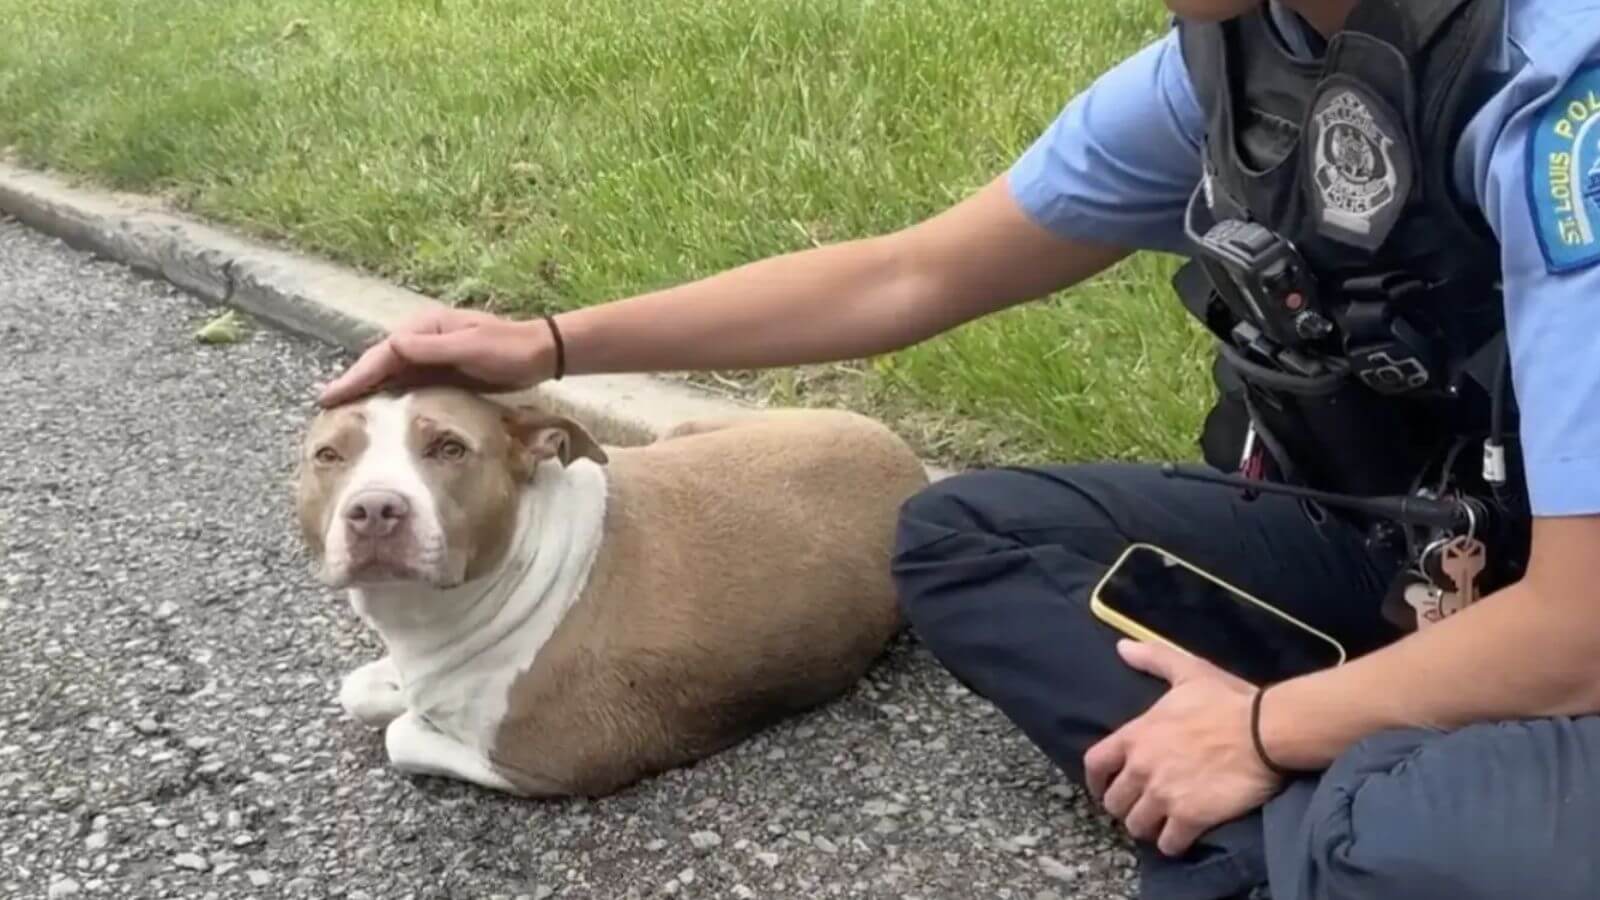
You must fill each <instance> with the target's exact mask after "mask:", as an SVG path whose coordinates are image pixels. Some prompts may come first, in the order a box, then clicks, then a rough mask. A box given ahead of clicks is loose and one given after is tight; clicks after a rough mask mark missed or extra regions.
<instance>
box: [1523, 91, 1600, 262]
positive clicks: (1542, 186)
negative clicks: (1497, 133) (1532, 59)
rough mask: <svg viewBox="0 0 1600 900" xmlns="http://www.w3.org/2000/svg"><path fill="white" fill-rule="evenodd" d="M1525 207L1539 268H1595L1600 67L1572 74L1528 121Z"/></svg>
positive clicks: (1599, 242) (1599, 237)
mask: <svg viewBox="0 0 1600 900" xmlns="http://www.w3.org/2000/svg"><path fill="white" fill-rule="evenodd" d="M1528 207H1529V212H1530V213H1531V214H1532V215H1533V230H1534V233H1535V234H1537V235H1538V236H1539V248H1540V249H1541V250H1543V251H1544V262H1545V268H1547V269H1548V270H1549V271H1551V272H1570V271H1572V270H1574V269H1581V268H1584V267H1586V266H1590V265H1593V264H1595V263H1597V262H1600V63H1590V64H1589V65H1587V66H1585V67H1583V68H1582V69H1579V70H1578V71H1577V72H1575V73H1573V75H1572V77H1571V78H1570V79H1568V80H1567V83H1566V86H1565V87H1563V88H1562V89H1561V92H1560V93H1558V94H1557V95H1556V96H1555V97H1554V99H1552V100H1551V101H1550V102H1549V104H1548V105H1546V106H1545V108H1544V109H1543V110H1541V111H1540V112H1539V115H1538V117H1537V118H1536V119H1535V120H1534V123H1533V135H1532V137H1531V138H1530V139H1529V141H1528Z"/></svg>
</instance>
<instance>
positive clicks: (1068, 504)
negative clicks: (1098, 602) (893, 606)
mask: <svg viewBox="0 0 1600 900" xmlns="http://www.w3.org/2000/svg"><path fill="white" fill-rule="evenodd" d="M1132 541H1144V542H1149V543H1153V544H1156V545H1158V546H1161V547H1164V548H1166V549H1168V550H1170V551H1172V552H1173V553H1176V554H1178V555H1179V556H1181V557H1183V558H1185V559H1187V560H1189V561H1191V562H1193V563H1195V564H1196V565H1198V566H1200V567H1202V568H1204V569H1207V570H1209V571H1211V572H1213V573H1215V574H1217V575H1219V576H1221V577H1222V578H1224V579H1226V580H1228V581H1230V582H1232V583H1233V584H1236V585H1238V586H1239V587H1240V588H1242V589H1244V590H1245V591H1248V592H1250V593H1252V594H1254V595H1256V596H1258V597H1260V598H1262V599H1263V600H1266V601H1268V602H1270V603H1273V604H1275V605H1277V606H1279V607H1280V608H1282V609H1284V610H1286V611H1288V612H1290V613H1291V614H1293V615H1295V616H1297V617H1299V618H1300V619H1301V620H1303V621H1305V622H1307V623H1309V624H1311V625H1313V626H1315V627H1317V628H1319V629H1321V630H1323V631H1325V632H1327V633H1329V634H1331V635H1333V636H1334V637H1335V638H1337V639H1338V640H1340V641H1341V642H1342V643H1343V644H1344V645H1345V647H1346V649H1347V650H1348V651H1349V653H1350V655H1351V656H1352V657H1354V656H1357V655H1360V654H1362V653H1366V652H1369V651H1371V650H1373V649H1376V648H1378V647H1380V646H1382V645H1383V644H1385V643H1387V642H1389V641H1392V640H1394V639H1396V638H1397V637H1399V633H1398V632H1396V631H1395V630H1394V629H1393V627H1392V626H1390V625H1389V624H1388V623H1387V622H1386V621H1385V620H1384V619H1383V617H1382V616H1381V614H1380V611H1379V610H1380V605H1381V601H1382V598H1383V595H1384V593H1385V591H1386V590H1387V588H1388V585H1389V581H1390V578H1391V576H1392V575H1393V574H1394V573H1395V571H1396V569H1397V567H1398V566H1399V565H1400V564H1401V563H1400V560H1398V559H1397V558H1393V557H1390V556H1388V555H1387V554H1385V553H1383V552H1380V551H1375V550H1373V549H1371V548H1369V547H1368V546H1367V545H1366V544H1365V543H1364V541H1363V540H1362V535H1361V534H1360V533H1359V532H1358V531H1357V530H1356V529H1353V528H1351V527H1350V526H1348V525H1347V524H1345V523H1343V522H1341V521H1340V520H1338V519H1337V518H1320V517H1315V516H1310V515H1307V513H1306V511H1305V510H1304V509H1303V508H1302V506H1301V505H1300V503H1299V502H1298V501H1295V500H1293V499H1289V498H1284V497H1273V496H1262V497H1258V498H1257V499H1255V500H1253V501H1246V500H1244V499H1243V498H1242V497H1241V496H1240V494H1239V493H1238V492H1237V491H1234V490H1232V489H1230V488H1226V487H1218V486H1213V485H1208V484H1202V483H1196V482H1188V481H1182V480H1178V479H1169V478H1165V477H1163V476H1162V475H1161V473H1160V472H1159V470H1157V469H1156V468H1154V467H1148V466H1139V465H1120V464H1105V465H1084V466H1070V467H1068V466H1063V467H1046V468H1034V469H996V470H987V471H979V472H974V473H969V474H965V475H960V476H956V477H954V478H950V479H947V480H945V481H941V482H938V483H936V484H934V485H932V486H930V487H929V488H928V489H927V490H925V491H924V492H923V493H921V494H919V495H918V496H916V497H914V498H912V499H911V500H910V501H909V502H908V503H907V504H906V505H905V508H904V509H903V511H902V516H901V524H900V533H899V537H898V545H897V548H896V555H895V560H894V576H895V580H896V582H897V585H898V588H899V591H900V597H901V603H902V605H903V608H904V610H905V613H906V615H907V617H908V618H909V620H910V622H911V625H912V628H913V630H914V631H915V632H916V634H917V636H918V637H919V639H920V640H922V641H923V643H924V644H926V645H927V646H928V648H929V649H930V650H931V651H932V652H933V654H934V655H935V657H937V658H938V659H939V661H940V662H941V663H942V664H943V665H944V666H945V668H947V669H948V670H949V671H950V672H951V674H952V675H954V676H955V677H956V678H957V679H958V680H960V681H961V682H962V683H963V684H965V685H967V686H968V687H969V688H971V689H972V690H973V691H974V692H976V693H977V694H979V695H980V696H982V697H984V698H986V699H987V700H988V701H989V702H991V703H993V704H994V705H995V706H996V707H997V708H998V709H1000V710H1001V711H1002V712H1003V713H1004V714H1005V715H1006V716H1007V717H1008V718H1009V719H1010V720H1011V721H1012V722H1013V723H1014V724H1015V725H1016V726H1017V727H1018V728H1019V729H1020V730H1021V731H1022V732H1023V733H1024V734H1025V735H1026V736H1027V737H1028V738H1029V739H1030V740H1031V741H1032V742H1033V743H1034V744H1035V745H1037V746H1038V747H1039V748H1040V749H1041V750H1042V751H1043V752H1044V753H1045V754H1046V755H1047V756H1048V757H1049V758H1050V759H1051V760H1052V761H1053V762H1054V763H1055V764H1056V765H1057V766H1059V767H1060V768H1061V769H1062V770H1064V771H1065V772H1066V774H1067V775H1068V776H1069V777H1070V778H1071V779H1072V780H1073V781H1075V782H1077V783H1078V784H1080V785H1081V784H1082V783H1083V754H1084V752H1085V751H1087V750H1088V748H1089V747H1090V746H1091V745H1092V744H1094V743H1095V742H1096V741H1098V740H1099V739H1100V738H1102V737H1104V736H1105V735H1106V734H1109V733H1110V732H1111V731H1112V730H1114V729H1116V728H1117V727H1119V726H1120V725H1122V724H1123V723H1125V722H1127V721H1129V720H1130V719H1133V718H1134V717H1136V716H1138V715H1139V714H1140V713H1142V712H1143V711H1144V710H1145V709H1147V708H1148V707H1149V706H1150V705H1151V704H1152V703H1153V702H1154V701H1155V700H1156V698H1158V697H1159V696H1160V695H1161V693H1162V692H1163V691H1164V690H1165V689H1166V685H1165V683H1164V682H1162V681H1160V680H1159V679H1156V678H1153V677H1151V676H1148V675H1145V674H1144V673H1141V672H1138V671H1136V670H1133V669H1130V668H1129V667H1128V666H1127V665H1126V664H1124V663H1123V662H1122V660H1121V658H1120V657H1119V656H1118V655H1117V653H1116V650H1115V645H1116V641H1117V640H1118V638H1119V635H1118V634H1117V633H1116V632H1115V631H1113V630H1112V629H1110V628H1109V627H1107V626H1105V625H1104V624H1102V623H1101V622H1100V621H1099V620H1098V619H1096V618H1095V617H1094V616H1093V614H1092V613H1091V612H1090V611H1089V593H1090V591H1091V590H1092V589H1093V587H1094V584H1095V583H1096V581H1098V579H1099V578H1100V576H1101V575H1103V574H1104V573H1105V571H1106V569H1107V568H1108V567H1109V566H1110V565H1111V563H1113V562H1114V561H1115V560H1116V558H1117V556H1118V555H1119V554H1120V553H1121V552H1122V550H1123V549H1124V548H1125V547H1126V546H1127V545H1128V543H1130V542H1132ZM1484 677H1486V678H1492V677H1495V676H1494V673H1490V672H1486V673H1484ZM1399 687H1400V686H1397V689H1398V688H1399ZM1597 848H1600V718H1583V719H1539V720H1530V721H1525V722H1505V723H1492V724H1486V725H1480V726H1474V727H1470V728H1466V729H1462V730H1460V731H1454V732H1432V731H1421V730H1407V731H1395V732H1386V733H1382V734H1378V735H1374V736H1373V737H1371V738H1369V739H1368V740H1366V741H1363V742H1362V743H1360V744H1358V745H1356V746H1355V747H1353V748H1351V749H1350V750H1349V751H1347V752H1346V753H1345V755H1344V756H1342V757H1341V758H1340V759H1339V760H1337V761H1336V763H1335V764H1334V765H1333V766H1332V767H1330V768H1329V769H1328V770H1327V771H1325V772H1322V773H1318V774H1317V775H1316V776H1315V777H1306V778H1303V779H1298V780H1296V781H1294V782H1292V783H1290V784H1289V785H1288V786H1286V788H1285V789H1284V790H1283V791H1282V792H1281V793H1280V794H1279V795H1278V796H1277V797H1275V798H1274V799H1273V800H1271V801H1270V802H1269V803H1268V804H1267V805H1266V806H1265V807H1264V808H1263V809H1261V810H1258V811H1256V812H1255V813H1252V814H1250V815H1248V816H1246V817H1243V818H1241V819H1238V820H1235V821H1233V822H1229V823H1225V824H1223V825H1221V826H1218V827H1217V828H1215V829H1213V830H1212V831H1211V832H1210V833H1208V834H1207V835H1205V836H1204V837H1203V838H1202V839H1201V840H1200V841H1199V842H1198V843H1197V844H1196V845H1195V846H1194V847H1193V848H1192V849H1191V850H1190V851H1189V852H1188V853H1187V854H1186V855H1184V856H1183V857H1180V858H1170V857H1165V856H1163V855H1161V854H1160V853H1159V852H1158V851H1157V850H1156V849H1155V848H1154V847H1153V846H1144V845H1141V846H1140V848H1139V855H1140V884H1141V888H1140V891H1141V897H1143V898H1146V900H1217V898H1226V897H1234V896H1243V895H1244V894H1245V893H1246V892H1248V891H1250V890H1252V889H1255V888H1258V887H1259V886H1261V885H1263V884H1267V883H1269V882H1270V890H1271V896H1272V897H1273V900H1324V898H1328V900H1332V898H1387V897H1396V898H1400V897H1403V898H1407V900H1431V898H1441V900H1443V898H1450V900H1476V898H1499V897H1539V898H1541V900H1565V898H1578V897H1584V898H1594V897H1600V861H1597V860H1600V853H1597V852H1596V850H1597Z"/></svg>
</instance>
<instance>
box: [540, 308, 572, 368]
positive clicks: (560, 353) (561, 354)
mask: <svg viewBox="0 0 1600 900" xmlns="http://www.w3.org/2000/svg"><path fill="white" fill-rule="evenodd" d="M541 318H543V319H544V323H545V324H546V325H548V326H550V337H551V339H552V340H554V341H555V342H556V373H555V375H554V376H553V377H552V380H553V381H560V380H561V376H562V375H565V374H566V373H567V348H566V345H565V344H564V343H563V342H562V340H561V329H559V328H557V327H556V317H555V316H552V315H550V314H549V313H544V314H542V315H541Z"/></svg>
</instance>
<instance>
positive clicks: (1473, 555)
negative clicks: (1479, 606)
mask: <svg viewBox="0 0 1600 900" xmlns="http://www.w3.org/2000/svg"><path fill="white" fill-rule="evenodd" d="M1485 553H1486V550H1485V548H1484V546H1483V541H1480V540H1478V539H1477V538H1474V537H1458V538H1455V539H1454V540H1452V541H1450V543H1448V544H1446V545H1445V546H1444V550H1443V551H1441V556H1440V560H1439V567H1440V568H1441V569H1443V570H1444V574H1445V575H1446V576H1448V577H1449V578H1450V581H1451V587H1452V588H1453V590H1448V591H1445V593H1444V596H1443V597H1441V598H1440V603H1439V614H1440V616H1441V617H1442V616H1448V615H1452V614H1454V613H1458V612H1460V611H1461V610H1463V609H1466V608H1467V607H1468V606H1471V605H1472V604H1473V603H1476V602H1477V601H1478V576H1479V575H1480V574H1482V573H1483V568H1484V565H1485V560H1484V556H1485Z"/></svg>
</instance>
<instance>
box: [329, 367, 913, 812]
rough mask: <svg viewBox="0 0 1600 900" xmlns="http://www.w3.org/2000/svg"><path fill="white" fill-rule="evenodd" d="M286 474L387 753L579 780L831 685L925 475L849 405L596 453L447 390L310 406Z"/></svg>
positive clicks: (545, 793)
mask: <svg viewBox="0 0 1600 900" xmlns="http://www.w3.org/2000/svg"><path fill="white" fill-rule="evenodd" d="M298 477H299V485H298V491H297V504H298V513H299V519H300V524H301V529H302V533H303V536H304V539H305V542H306V545H307V547H308V548H309V550H310V551H311V553H312V556H313V557H314V559H315V560H316V562H317V563H318V565H319V568H320V577H321V578H322V580H323V581H324V582H325V583H326V584H328V585H330V586H333V587H338V588H347V589H348V592H349V597H350V600H351V603H352V605H353V606H354V608H355V610H356V612H357V613H358V614H359V615H360V616H361V618H362V619H363V620H364V621H365V622H366V623H367V624H368V625H369V626H370V627H372V628H373V629H374V630H375V631H376V632H377V634H378V635H379V636H380V638H381V639H382V641H383V643H384V645H385V647H386V648H387V650H388V653H387V655H385V656H384V657H383V658H381V659H379V660H377V661H375V662H372V663H369V664H367V665H365V666H362V667H360V668H358V669H356V670H355V671H354V672H352V673H350V674H349V675H348V676H347V677H346V679H345V681H344V683H343V687H342V689H341V690H340V695H339V699H340V702H341V704H342V705H343V706H344V708H345V709H346V710H347V711H348V712H349V713H350V714H351V715H352V716H354V717H355V718H357V719H359V720H361V721H362V722H365V723H367V724H369V725H372V726H374V727H382V728H384V730H385V732H384V734H385V747H386V750H387V753H388V757H389V760H390V762H391V763H392V764H393V765H394V766H395V767H396V768H397V769H399V770H401V771H404V772H408V773H414V774H425V775H435V776H441V777H446V778H455V779H460V780H464V781H467V782H472V783H475V784H478V785H481V786H483V787H486V788H491V789H495V790H499V791H504V792H506V793H509V794H514V795H518V796H525V797H560V796H572V795H580V796H589V797H595V796H601V795H605V794H609V793H612V792H614V791H616V790H619V789H621V788H623V787H625V786H627V785H629V784H631V783H633V782H636V781H638V780H640V779H642V778H645V777H647V776H650V775H654V774H659V773H661V772H663V771H666V770H668V769H670V768H675V767H678V766H682V765H686V764H689V763H691V762H694V761H697V760H699V759H702V758H704V757H707V756H709V755H712V754H714V753H716V752H719V751H721V750H723V749H726V748H728V747H729V746H731V745H733V744H735V743H737V742H739V741H741V740H743V739H744V738H746V737H748V736H750V735H751V734H753V733H754V732H755V731H757V730H759V729H761V728H763V727H765V726H767V725H770V724H772V723H773V722H776V721H778V720H779V719H782V718H784V717H786V716H789V715H792V714H794V713H797V712H800V711H803V710H806V709H809V708H812V707H815V706H817V705H819V704H821V703H823V702H825V701H827V700H829V699H832V698H834V697H836V696H838V695H839V694H841V693H843V692H844V691H845V690H846V689H847V688H849V687H850V686H851V685H852V684H853V683H854V682H855V681H856V680H858V679H859V678H860V677H861V675H862V674H863V673H864V672H865V671H866V669H867V668H868V667H869V666H870V665H871V664H872V662H873V661H874V660H875V659H876V658H877V657H878V655H879V654H880V653H881V652H882V651H883V650H884V649H885V647H886V645H887V644H888V642H889V641H890V640H891V639H892V638H893V636H894V635H895V633H896V632H897V631H898V630H899V628H900V625H901V620H900V617H899V614H898V609H897V606H896V603H895V599H894V596H893V591H892V586H891V582H890V580H889V555H890V552H891V542H892V540H893V532H894V524H895V517H896V515H897V512H898V508H899V505H900V503H901V502H902V501H904V500H905V499H906V498H907V497H909V496H910V495H911V494H912V493H914V492H915V491H916V490H918V489H919V488H920V487H922V486H923V485H924V484H925V483H926V476H925V474H924V472H923V469H922V467H921V465H920V463H919V462H918V460H917V459H916V457H915V456H914V454H913V453H912V452H911V451H910V449H909V448H908V447H907V446H906V445H905V444H904V443H903V442H902V441H900V440H899V439H898V438H897V437H896V436H894V435H893V434H892V433H891V432H890V431H889V430H888V429H886V428H884V427H883V426H881V425H879V424H878V423H876V422H873V421H872V420H870V419H867V418H864V417H861V416H859V415H855V414H851V413H841V412H823V411H802V410H785V411H780V412H772V413H754V414H751V415H750V416H748V417H741V418H737V419H733V420H729V421H726V422H709V423H701V424H692V425H689V426H686V427H683V428H680V429H678V430H677V431H675V432H674V433H673V434H671V435H669V436H667V437H666V438H664V439H662V440H659V441H657V442H655V443H653V444H649V445H647V446H643V447H637V448H602V447H601V446H599V445H598V444H597V443H596V442H595V441H594V439H593V438H592V437H591V436H590V435H589V434H588V433H587V432H585V431H584V429H583V428H582V427H581V426H579V425H578V424H577V423H575V422H573V421H571V420H569V419H566V418H563V417H560V416H555V415H551V414H549V413H547V412H543V411H541V410H539V409H536V408H522V407H517V408H513V407H510V406H506V405H503V404H501V403H499V402H496V401H493V400H490V399H488V398H485V397H482V396H479V395H476V394H472V393H468V392H465V391H461V390H456V389H450V388H427V389H423V390H418V391H414V392H410V393H404V394H385V395H377V396H373V397H369V398H367V399H365V400H362V401H358V402H356V403H353V404H349V405H346V406H342V407H339V408H336V409H333V410H328V411H324V412H322V413H321V414H319V415H318V416H317V418H316V419H315V420H314V421H313V422H312V424H311V426H310V428H309V430H308V432H307V435H306V439H305V441H304V446H303V454H302V458H301V464H300V470H299V476H298Z"/></svg>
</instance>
